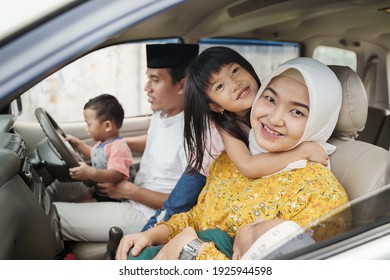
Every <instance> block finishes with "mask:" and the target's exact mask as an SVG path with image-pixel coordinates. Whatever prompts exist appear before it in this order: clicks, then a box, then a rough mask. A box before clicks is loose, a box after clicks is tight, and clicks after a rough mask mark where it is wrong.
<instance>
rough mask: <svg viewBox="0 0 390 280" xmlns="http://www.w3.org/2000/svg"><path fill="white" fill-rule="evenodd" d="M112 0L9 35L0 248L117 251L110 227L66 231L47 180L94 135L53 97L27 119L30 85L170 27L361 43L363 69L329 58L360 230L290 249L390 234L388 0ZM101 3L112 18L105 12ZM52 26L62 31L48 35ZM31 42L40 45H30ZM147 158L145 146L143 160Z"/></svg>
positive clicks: (212, 34)
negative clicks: (92, 237) (67, 236)
mask: <svg viewBox="0 0 390 280" xmlns="http://www.w3.org/2000/svg"><path fill="white" fill-rule="evenodd" d="M108 2H111V1H108ZM108 2H107V1H100V0H97V1H75V2H74V3H71V4H68V5H66V6H64V7H62V8H61V9H59V10H57V11H55V12H53V13H52V14H50V15H47V16H46V17H45V18H44V19H42V20H40V21H35V22H34V23H33V24H31V25H30V26H28V27H26V28H24V29H22V30H19V32H18V33H16V35H13V36H9V37H6V38H4V39H0V60H1V61H4V65H3V66H2V67H1V68H0V73H1V74H0V97H1V98H0V102H1V103H0V162H2V167H1V168H0V207H1V210H0V224H1V226H0V240H1V245H0V259H64V257H65V256H66V254H67V253H71V254H72V255H74V256H76V258H77V259H80V260H81V259H86V260H91V259H93V260H96V259H107V258H112V252H113V251H114V250H115V245H113V243H112V242H114V243H116V241H118V235H116V234H115V237H113V236H112V239H116V240H114V241H113V240H111V241H112V242H109V243H108V244H107V243H94V242H69V241H64V240H63V237H62V235H61V221H60V219H59V215H58V213H57V210H56V208H55V205H54V204H53V202H52V201H51V200H50V198H49V197H48V195H47V193H46V191H45V188H46V186H47V185H49V184H50V183H51V182H53V180H55V179H61V180H64V181H66V180H70V179H69V177H68V175H67V174H68V173H67V169H68V168H69V167H71V166H75V165H77V164H78V163H77V162H78V161H79V160H82V159H81V158H80V157H79V156H78V155H77V153H76V152H74V150H73V149H72V147H71V146H70V145H69V143H68V142H67V141H66V140H65V139H64V137H65V134H72V135H76V136H78V137H80V138H82V139H84V140H85V141H87V142H89V143H92V139H90V138H89V136H88V135H87V134H86V133H85V131H84V123H83V122H82V121H80V122H77V123H72V122H69V123H66V122H63V123H61V122H58V121H57V118H56V115H54V114H50V113H48V111H49V108H45V107H44V106H42V107H40V108H38V109H36V110H34V111H35V116H36V118H37V120H34V122H28V121H20V120H19V119H20V116H19V115H20V114H21V112H22V111H23V108H25V107H24V106H26V105H24V104H23V102H24V99H21V98H20V96H21V95H23V94H24V93H27V92H28V90H29V89H31V88H32V87H33V86H35V85H37V84H39V82H41V81H43V80H44V79H45V78H47V77H49V76H50V75H51V74H53V73H55V72H56V71H59V70H61V69H62V68H63V67H65V66H66V65H68V64H71V63H72V62H75V61H77V60H79V59H80V58H82V57H83V56H86V55H88V54H90V53H93V52H95V51H98V50H101V49H104V48H107V47H111V46H115V45H121V44H127V43H138V42H150V41H151V40H153V41H158V40H165V39H167V38H169V39H171V38H179V39H180V40H179V43H197V42H200V41H201V40H204V39H209V38H212V39H218V40H220V41H225V42H230V43H231V42H232V41H231V40H232V39H234V42H235V43H237V45H240V44H244V43H243V42H244V41H246V42H247V41H248V40H261V42H262V43H264V42H267V44H270V45H271V43H269V42H275V43H277V42H287V43H294V44H295V43H297V44H299V46H300V48H299V55H300V56H307V57H313V54H314V53H315V50H316V48H317V47H319V46H327V47H331V48H337V49H343V50H346V51H352V52H353V53H354V54H355V55H356V62H357V64H356V68H355V69H352V68H351V67H350V66H347V65H345V64H343V63H338V61H333V60H329V61H327V62H326V64H328V65H329V67H330V68H331V69H332V70H333V72H334V73H335V74H336V76H337V77H338V79H339V80H340V83H341V86H342V95H343V98H342V100H343V101H342V107H341V111H340V114H339V120H338V122H337V125H336V128H335V130H334V132H333V134H332V136H331V138H330V139H329V143H331V144H333V145H335V146H336V147H337V149H336V151H335V152H334V153H333V154H332V155H331V156H330V166H331V170H332V171H333V173H334V174H335V176H336V178H337V179H338V180H339V181H340V183H341V184H342V185H343V187H344V188H345V189H346V191H347V194H348V196H349V199H350V201H351V207H350V208H351V209H352V217H353V222H352V230H351V232H348V233H347V234H346V235H344V236H342V237H337V238H335V239H333V240H327V241H326V242H324V243H322V244H317V245H316V246H313V247H310V248H306V249H305V250H302V251H298V252H296V253H295V254H290V255H287V256H284V258H286V259H326V258H332V257H334V258H337V256H338V254H341V253H342V252H344V251H345V252H346V251H348V250H352V249H353V248H355V249H356V250H357V249H358V248H359V246H360V245H362V244H369V242H370V241H372V240H374V239H379V238H380V237H382V236H387V235H389V233H390V226H389V223H388V222H389V217H390V211H389V209H390V208H389V206H388V205H387V203H386V201H387V202H388V198H389V195H390V194H389V186H388V185H389V184H390V151H389V148H390V97H389V96H390V90H389V88H390V74H389V73H390V71H389V69H390V58H389V57H390V55H389V54H390V1H384V0H372V1H369V0H347V1H336V0H300V1H299V0H298V1H294V0H290V1H289V0H270V1H256V0H220V1H206V0H188V1H149V2H148V3H145V4H144V5H141V4H140V3H132V4H129V2H128V1H114V2H115V3H108ZM159 2H160V3H159ZM132 5H134V6H132ZM137 5H139V6H137ZM107 11H110V12H107ZM189 11H191V12H189ZM62 13H63V16H62V17H60V15H62ZM102 13H104V14H107V17H105V18H104V19H102V16H101V15H102ZM80 15H85V17H84V18H83V19H81V16H80ZM56 16H58V18H57V17H56ZM66 22H68V23H70V22H71V23H72V24H69V26H68V27H67V28H68V29H66V28H63V27H64V23H66ZM98 23H99V24H98ZM102 26H104V28H103V27H102ZM72 28H73V29H72ZM48 30H49V31H50V32H51V33H52V34H54V33H55V35H53V36H52V37H48V38H47V39H46V37H45V36H47V35H45V34H49V33H50V32H49V33H48ZM75 30H77V32H76V31H75ZM72 32H74V33H75V34H76V33H77V36H78V37H77V36H75V37H73V36H72V35H71V33H72ZM18 36H20V39H19V38H18ZM23 36H24V37H23ZM59 38H61V39H59ZM38 40H40V44H38V43H37V42H38ZM214 42H215V41H214ZM251 42H252V41H251ZM48 45H50V46H48ZM22 46H30V47H29V48H25V50H24V51H22V50H21V48H22ZM64 46H67V47H66V48H65V47H64ZM19 50H20V51H19ZM11 51H14V52H15V53H12V52H11ZM11 54H12V55H11ZM17 55H19V58H18V56H17ZM44 57H47V59H44ZM22 60H23V61H24V62H23V63H21V61H22ZM324 63H325V62H324ZM22 67H24V68H22ZM6 71H9V73H8V72H6ZM3 73H4V75H3ZM1 76H3V78H1ZM45 109H48V111H46V110H45ZM149 122H150V118H149V116H148V115H142V116H135V117H129V118H126V119H125V121H124V129H123V132H122V136H133V135H140V134H143V133H146V131H147V128H148V125H149ZM141 157H142V154H136V155H135V158H136V159H137V161H138V162H139V159H140V158H141ZM86 183H87V184H88V183H90V182H86ZM379 193H382V195H378V196H377V195H375V194H379ZM386 199H387V200H386ZM378 221H380V225H378V224H377V222H378ZM369 225H375V227H374V226H369ZM113 226H114V225H113ZM379 228H380V229H379ZM118 230H119V231H120V229H114V231H118ZM373 233H375V234H373ZM107 234H108V235H111V233H109V232H108V233H107ZM113 235H114V234H113ZM359 236H361V238H360V237H359ZM359 238H360V239H359ZM363 239H364V240H365V241H362V240H363ZM113 246H114V248H112V247H113ZM382 247H383V246H382ZM382 250H383V251H381V252H378V256H375V255H374V256H373V258H375V257H378V258H390V250H388V249H387V250H386V248H385V247H383V248H382ZM108 251H109V253H110V254H108ZM354 254H355V255H357V256H359V254H361V255H363V254H364V251H361V252H360V251H354ZM108 255H109V257H107V256H108ZM346 256H349V257H350V255H346Z"/></svg>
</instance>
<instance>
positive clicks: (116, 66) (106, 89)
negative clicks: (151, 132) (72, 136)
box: [18, 39, 178, 123]
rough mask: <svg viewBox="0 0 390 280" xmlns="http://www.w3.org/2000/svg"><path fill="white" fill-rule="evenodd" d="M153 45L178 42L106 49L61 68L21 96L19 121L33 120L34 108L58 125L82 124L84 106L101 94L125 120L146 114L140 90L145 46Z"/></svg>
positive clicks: (139, 44) (149, 111)
mask: <svg viewBox="0 0 390 280" xmlns="http://www.w3.org/2000/svg"><path fill="white" fill-rule="evenodd" d="M157 42H160V43H161V42H171V43H172V42H175V43H178V39H170V40H163V41H161V40H159V41H153V42H151V41H148V42H139V43H128V44H121V45H115V46H110V47H106V48H103V49H100V50H97V51H94V52H92V53H90V54H87V55H85V56H84V57H82V58H80V59H78V60H76V61H75V62H73V63H71V64H69V65H67V66H65V67H64V68H62V69H61V70H59V71H57V72H55V73H53V74H52V75H50V76H49V77H47V78H46V79H44V80H43V81H41V82H40V83H38V84H37V85H35V86H34V87H33V88H31V89H30V90H28V91H27V92H26V94H23V95H22V106H23V108H22V113H21V115H20V116H19V117H18V119H19V121H29V122H31V121H36V119H35V115H34V111H35V109H36V108H38V107H43V108H45V109H46V110H47V111H48V113H50V114H51V115H53V116H55V119H56V121H57V122H59V123H65V122H79V121H84V118H83V108H84V104H85V103H86V102H87V101H88V100H89V99H91V98H93V97H95V96H97V95H99V94H102V93H109V94H112V95H115V96H116V97H117V98H118V100H119V102H120V103H121V104H122V106H123V108H124V110H125V117H134V116H140V115H147V114H150V113H151V110H150V104H149V103H148V102H147V96H146V94H145V91H144V85H145V83H146V75H145V71H146V47H145V45H146V44H147V43H157Z"/></svg>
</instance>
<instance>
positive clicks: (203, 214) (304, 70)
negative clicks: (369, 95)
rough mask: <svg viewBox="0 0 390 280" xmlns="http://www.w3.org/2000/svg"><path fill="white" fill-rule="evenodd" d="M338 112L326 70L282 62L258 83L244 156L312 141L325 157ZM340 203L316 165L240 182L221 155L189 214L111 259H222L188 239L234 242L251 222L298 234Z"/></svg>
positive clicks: (320, 233) (342, 223)
mask: <svg viewBox="0 0 390 280" xmlns="http://www.w3.org/2000/svg"><path fill="white" fill-rule="evenodd" d="M340 106H341V86H340V82H339V81H338V79H337V77H336V76H335V74H334V73H333V72H332V71H331V70H330V69H329V68H328V67H327V66H325V65H324V64H322V63H320V62H318V61H316V60H314V59H310V58H296V59H292V60H290V61H288V62H286V63H285V64H283V65H281V66H280V67H278V68H277V69H276V70H275V71H273V73H271V75H269V76H268V78H267V79H266V80H265V81H264V83H263V84H262V86H261V88H260V90H259V93H258V95H257V98H256V99H255V102H254V106H253V107H252V113H251V124H252V131H251V133H250V138H249V140H250V149H251V152H252V154H256V153H259V152H268V151H269V152H271V151H272V152H278V151H285V150H289V149H291V148H293V147H295V146H296V145H298V144H299V143H301V142H302V141H317V142H320V143H321V144H323V146H324V147H325V148H326V149H327V150H332V149H328V148H332V147H331V146H330V145H329V146H328V145H327V144H326V143H325V142H326V140H327V139H328V138H329V137H330V135H331V133H332V131H333V129H334V127H335V125H336V121H337V118H338V113H339V110H340ZM347 202H348V197H347V194H346V192H345V190H344V189H343V187H342V186H341V185H340V183H339V182H338V181H337V179H336V178H335V177H334V175H333V174H332V173H331V172H330V170H329V169H328V168H327V167H324V166H323V165H321V164H318V163H314V162H306V161H299V162H294V163H292V164H290V165H289V166H288V167H287V168H286V169H283V170H281V171H280V172H277V173H276V174H273V175H271V176H267V177H266V178H259V179H248V178H246V177H244V176H243V175H242V174H241V173H240V172H239V171H238V170H237V169H236V167H235V166H234V165H233V164H232V162H231V161H230V159H229V157H228V156H227V154H226V153H224V154H222V155H221V156H220V157H218V158H217V159H216V160H215V162H214V164H213V166H212V167H211V169H210V175H209V177H208V178H207V182H206V185H205V187H204V188H203V190H202V192H201V193H200V195H199V198H198V203H197V205H196V206H195V207H194V208H192V209H191V210H190V211H189V212H186V213H180V214H176V215H174V216H173V217H172V218H171V219H170V220H169V221H168V222H163V223H161V224H159V225H157V226H156V227H154V228H151V229H150V230H148V231H146V232H144V233H139V234H133V235H128V236H126V237H125V238H124V239H122V241H121V244H120V246H119V248H118V251H117V258H118V259H123V258H127V254H128V252H129V251H130V249H131V251H130V254H132V255H133V256H134V255H138V254H139V252H140V251H141V250H142V249H143V248H145V247H147V246H151V245H155V244H166V246H165V247H164V248H163V249H162V250H161V251H160V252H159V254H158V255H157V258H158V259H164V258H168V259H172V258H173V259H177V258H178V257H179V258H180V256H181V255H182V254H179V253H180V252H183V250H182V248H183V246H184V245H186V244H188V243H191V244H190V245H194V244H195V246H196V247H197V249H198V250H197V252H196V254H195V256H194V258H196V259H226V256H225V255H223V254H222V253H221V252H220V251H219V250H218V247H217V246H216V245H215V244H214V243H213V242H202V241H201V240H198V239H197V235H196V231H200V230H206V229H213V228H219V229H221V230H223V231H225V232H226V233H227V234H229V235H230V236H235V234H236V233H237V231H238V230H239V229H240V228H241V227H242V226H244V225H246V224H249V223H252V222H253V221H255V220H257V219H258V218H262V219H265V220H272V219H282V220H290V221H294V222H295V223H297V224H298V225H300V226H302V227H306V226H307V225H309V224H310V223H311V222H313V221H314V220H316V219H318V218H320V217H321V216H323V215H324V214H326V213H329V212H330V211H332V210H334V209H336V208H338V207H339V206H341V205H344V204H345V203H347ZM349 224H350V216H349V215H346V216H344V217H342V218H341V219H338V220H334V221H331V222H330V223H329V224H326V225H320V226H315V227H312V228H310V230H309V232H310V234H311V236H312V237H313V239H314V240H316V241H319V240H324V239H327V238H329V237H331V236H334V235H335V234H337V233H339V232H343V231H345V230H346V229H347V228H348V227H349ZM186 227H187V229H186V230H184V229H185V228H186ZM188 227H191V228H192V230H189V229H188ZM305 229H306V228H305ZM194 240H195V241H194ZM184 248H185V247H184ZM184 251H185V250H184Z"/></svg>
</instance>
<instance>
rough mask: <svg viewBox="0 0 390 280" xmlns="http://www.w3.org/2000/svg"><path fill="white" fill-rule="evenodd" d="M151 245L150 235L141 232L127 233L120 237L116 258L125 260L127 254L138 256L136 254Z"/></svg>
mask: <svg viewBox="0 0 390 280" xmlns="http://www.w3.org/2000/svg"><path fill="white" fill-rule="evenodd" d="M151 245H152V241H151V239H150V237H149V236H148V235H147V234H145V233H143V232H140V233H134V234H128V235H126V236H125V237H123V238H122V239H121V241H120V242H119V245H118V248H117V250H116V255H115V259H116V260H127V259H128V254H129V252H130V254H132V255H133V256H138V254H139V253H140V252H141V251H142V250H143V249H144V248H145V247H148V246H151Z"/></svg>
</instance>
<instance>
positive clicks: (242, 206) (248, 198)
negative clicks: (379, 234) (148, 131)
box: [164, 153, 351, 259]
mask: <svg viewBox="0 0 390 280" xmlns="http://www.w3.org/2000/svg"><path fill="white" fill-rule="evenodd" d="M346 203H348V196H347V194H346V192H345V190H344V189H343V187H342V186H341V185H340V183H339V182H338V181H337V179H336V178H335V177H334V175H333V173H332V172H331V171H329V170H328V169H327V168H326V167H324V166H323V165H321V164H318V163H312V162H308V164H307V165H306V167H305V168H301V169H295V170H292V171H287V172H282V173H278V174H275V175H272V176H269V177H266V178H258V179H248V178H246V177H245V176H243V175H242V174H241V173H240V172H239V171H238V170H237V169H236V167H235V166H234V165H233V163H232V162H231V161H230V159H229V157H228V156H227V154H226V153H223V154H222V155H221V156H219V157H218V158H217V159H216V160H215V161H214V163H213V165H212V167H211V168H210V175H209V177H208V178H207V182H206V185H205V187H204V188H203V190H202V192H201V193H200V195H199V198H198V203H197V205H196V206H194V207H193V208H192V209H191V210H190V211H188V212H185V213H180V214H176V215H174V216H172V218H171V219H170V220H169V221H167V222H164V224H166V225H167V226H168V227H169V229H170V239H171V238H173V237H174V236H176V235H177V234H179V233H180V232H181V231H182V230H183V229H184V228H185V227H186V226H191V227H193V228H194V229H195V230H196V231H198V230H205V229H211V228H220V229H221V230H224V231H226V232H227V233H228V234H229V235H230V236H234V235H235V234H236V232H237V230H238V229H240V228H241V227H242V226H243V225H246V224H249V223H251V222H253V221H254V220H256V219H257V218H258V217H259V216H262V217H263V218H264V219H266V220H270V219H274V218H281V219H285V220H292V221H295V222H296V223H298V224H299V225H301V226H303V227H306V228H307V226H308V225H309V224H310V223H311V222H313V221H315V220H316V219H318V218H320V217H321V216H323V215H324V214H326V213H328V212H330V211H332V210H334V209H336V208H338V207H339V206H341V205H344V204H346ZM350 222H351V216H350V214H348V212H347V214H344V215H342V216H341V217H338V218H337V219H333V220H332V221H331V222H327V223H328V224H327V225H326V226H325V225H324V224H319V225H317V226H314V227H312V228H311V229H310V230H311V231H312V232H313V238H314V239H315V240H316V241H320V240H324V239H326V238H329V237H331V236H334V235H336V234H337V233H340V232H343V231H345V230H347V228H348V227H349V226H350ZM329 223H330V224H329ZM197 259H227V257H226V256H225V255H223V254H222V253H221V252H219V251H218V250H217V249H216V247H215V245H214V244H213V243H212V242H211V243H210V245H209V246H207V248H206V249H205V250H204V251H203V253H202V254H200V255H199V256H198V257H197Z"/></svg>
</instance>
